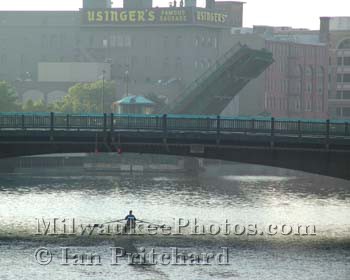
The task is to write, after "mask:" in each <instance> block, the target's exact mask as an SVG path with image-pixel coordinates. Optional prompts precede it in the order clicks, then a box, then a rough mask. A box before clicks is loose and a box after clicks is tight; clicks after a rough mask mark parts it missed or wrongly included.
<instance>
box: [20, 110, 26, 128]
mask: <svg viewBox="0 0 350 280" xmlns="http://www.w3.org/2000/svg"><path fill="white" fill-rule="evenodd" d="M21 122H22V129H23V130H24V129H25V128H26V127H25V120H24V115H23V114H22V116H21Z"/></svg>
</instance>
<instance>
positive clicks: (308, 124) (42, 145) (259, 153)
mask: <svg viewBox="0 0 350 280" xmlns="http://www.w3.org/2000/svg"><path fill="white" fill-rule="evenodd" d="M121 150H122V151H123V152H133V153H153V154H168V155H181V156H198V157H205V158H215V159H223V160H231V161H239V162H245V163H253V164H264V165H270V166H278V167H284V168H291V169H295V170H303V171H307V172H312V173H317V174H323V175H329V176H334V177H339V178H345V179H350V172H349V166H350V132H349V123H348V122H347V121H336V120H295V119H274V118H232V117H220V116H180V115H113V114H111V115H107V114H100V115H88V114H86V115H67V114H54V113H41V114H40V113H38V114H22V113H13V114H11V113H8V114H6V113H0V158H1V157H2V158H5V157H16V156H25V155H36V154H50V153H81V152H85V153H92V152H95V151H99V152H120V151H121Z"/></svg>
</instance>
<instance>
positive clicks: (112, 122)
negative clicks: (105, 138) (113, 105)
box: [110, 113, 114, 133]
mask: <svg viewBox="0 0 350 280" xmlns="http://www.w3.org/2000/svg"><path fill="white" fill-rule="evenodd" d="M110 125H111V127H110V130H111V133H112V132H113V131H114V114H113V113H111V123H110Z"/></svg>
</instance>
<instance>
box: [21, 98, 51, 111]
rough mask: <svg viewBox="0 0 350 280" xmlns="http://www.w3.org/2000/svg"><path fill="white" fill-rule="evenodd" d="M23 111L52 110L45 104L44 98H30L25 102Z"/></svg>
mask: <svg viewBox="0 0 350 280" xmlns="http://www.w3.org/2000/svg"><path fill="white" fill-rule="evenodd" d="M22 111H23V112H47V111H50V110H49V108H48V107H47V106H46V105H45V102H44V100H43V99H40V100H38V101H33V100H31V99H29V100H28V101H27V102H26V103H25V104H23V106H22Z"/></svg>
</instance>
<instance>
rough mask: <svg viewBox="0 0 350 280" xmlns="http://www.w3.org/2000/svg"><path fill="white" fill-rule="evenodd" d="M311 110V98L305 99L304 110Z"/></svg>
mask: <svg viewBox="0 0 350 280" xmlns="http://www.w3.org/2000/svg"><path fill="white" fill-rule="evenodd" d="M311 110H312V107H311V100H307V102H306V108H305V111H307V112H311Z"/></svg>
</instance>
